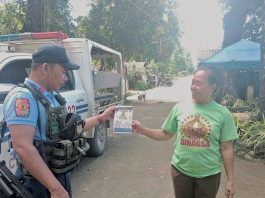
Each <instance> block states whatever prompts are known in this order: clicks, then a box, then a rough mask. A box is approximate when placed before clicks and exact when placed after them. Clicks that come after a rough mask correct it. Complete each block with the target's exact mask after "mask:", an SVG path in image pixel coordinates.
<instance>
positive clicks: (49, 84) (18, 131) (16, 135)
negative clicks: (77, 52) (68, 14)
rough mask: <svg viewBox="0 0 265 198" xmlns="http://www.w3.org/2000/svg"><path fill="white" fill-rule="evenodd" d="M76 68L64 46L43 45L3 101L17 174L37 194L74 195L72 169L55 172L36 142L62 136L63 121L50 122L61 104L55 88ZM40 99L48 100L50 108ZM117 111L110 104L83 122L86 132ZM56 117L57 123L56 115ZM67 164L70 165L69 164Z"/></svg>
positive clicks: (34, 194) (60, 85)
mask: <svg viewBox="0 0 265 198" xmlns="http://www.w3.org/2000/svg"><path fill="white" fill-rule="evenodd" d="M77 69H79V66H78V65H76V64H73V63H71V62H70V61H69V59H68V57H67V55H66V51H65V49H64V48H63V47H60V46H57V45H53V44H45V45H42V46H40V47H39V48H38V50H37V51H36V53H34V54H33V57H32V65H31V73H30V76H29V78H26V79H25V82H24V86H18V87H16V88H14V89H13V90H11V92H10V93H9V94H8V96H7V97H6V100H5V102H4V117H5V121H6V123H7V126H8V128H9V130H10V133H11V139H12V148H13V149H14V151H15V152H14V153H15V154H16V157H17V159H18V162H19V165H20V166H19V167H21V168H18V171H17V173H16V174H17V175H20V176H21V175H23V176H24V177H23V178H24V179H25V183H24V184H25V186H26V187H29V189H30V190H31V191H32V194H33V196H34V197H38V198H41V197H45V198H46V197H52V198H57V197H60V198H65V197H71V179H70V171H69V170H70V169H67V170H66V171H65V170H61V169H60V171H61V172H60V171H59V173H58V172H57V173H56V171H55V172H54V171H52V170H51V168H50V166H49V165H48V164H47V161H46V160H45V159H44V157H43V156H42V155H41V152H40V150H39V149H38V147H37V146H36V144H35V143H36V142H38V141H39V142H44V143H45V141H47V140H49V141H50V142H51V141H52V140H53V139H56V141H60V137H61V136H60V131H59V132H58V131H57V133H58V134H59V135H58V134H57V136H56V129H57V130H58V129H59V128H62V127H58V125H60V123H51V120H50V119H51V117H52V116H50V114H51V112H50V111H51V110H50V109H52V108H55V109H56V108H57V107H62V104H61V103H60V101H58V99H57V98H58V97H56V96H57V93H55V91H57V90H58V89H59V88H60V87H62V86H63V85H64V83H65V82H66V81H67V76H66V73H67V70H77ZM32 88H33V89H32ZM33 90H34V91H33ZM33 92H35V93H33ZM36 95H37V97H36ZM40 95H41V96H40ZM39 97H42V98H43V99H39ZM40 101H46V104H47V107H46V106H45V105H44V104H43V103H42V102H40ZM58 109H60V110H59V111H57V110H56V112H57V114H56V113H55V115H59V117H64V116H62V115H60V113H61V114H63V113H65V112H64V110H65V108H58ZM114 111H115V107H109V108H108V109H106V110H105V111H104V112H103V113H102V114H100V116H94V117H90V118H87V119H85V120H84V121H82V122H79V123H82V127H83V131H85V130H88V129H90V128H92V127H94V126H96V125H98V124H101V123H102V122H104V121H105V120H109V119H112V118H113V116H114ZM58 112H59V113H58ZM53 113H54V112H53ZM59 117H58V118H59ZM55 120H57V122H58V119H57V118H56V119H55ZM75 123H76V122H75ZM56 127H57V128H56ZM53 130H55V133H54V134H55V135H54V134H53ZM51 131H52V132H51ZM47 133H49V135H48V134H47ZM58 138H59V139H58ZM77 140H78V141H79V139H77ZM77 140H76V141H77ZM64 142H67V141H66V140H64V141H63V144H64ZM71 143H73V142H71ZM48 157H51V156H48ZM74 162H76V161H74ZM68 166H69V164H68V165H66V167H68Z"/></svg>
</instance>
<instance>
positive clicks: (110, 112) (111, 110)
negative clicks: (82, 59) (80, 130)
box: [101, 106, 116, 121]
mask: <svg viewBox="0 0 265 198" xmlns="http://www.w3.org/2000/svg"><path fill="white" fill-rule="evenodd" d="M115 110H116V107H115V106H111V107H109V108H107V109H106V110H105V111H104V112H103V113H102V114H101V116H102V117H103V119H104V121H105V120H111V119H113V117H114V113H115Z"/></svg>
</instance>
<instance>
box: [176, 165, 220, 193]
mask: <svg viewBox="0 0 265 198" xmlns="http://www.w3.org/2000/svg"><path fill="white" fill-rule="evenodd" d="M171 176H172V180H173V185H174V190H175V198H215V197H216V194H217V192H218V189H219V185H220V179H221V173H218V174H216V175H212V176H208V177H203V178H193V177H189V176H187V175H184V174H183V173H181V172H180V171H178V170H177V169H176V168H175V167H173V166H171Z"/></svg>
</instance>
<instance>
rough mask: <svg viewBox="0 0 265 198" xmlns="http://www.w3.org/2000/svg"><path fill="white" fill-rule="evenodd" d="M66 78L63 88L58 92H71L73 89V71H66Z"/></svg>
mask: <svg viewBox="0 0 265 198" xmlns="http://www.w3.org/2000/svg"><path fill="white" fill-rule="evenodd" d="M66 76H67V79H68V80H67V81H66V82H65V84H64V86H63V87H61V88H60V90H59V92H64V91H71V90H74V88H75V79H74V73H73V71H72V70H68V72H67V74H66Z"/></svg>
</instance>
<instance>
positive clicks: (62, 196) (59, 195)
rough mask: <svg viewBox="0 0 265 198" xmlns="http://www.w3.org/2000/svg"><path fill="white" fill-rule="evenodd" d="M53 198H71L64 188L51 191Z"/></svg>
mask: <svg viewBox="0 0 265 198" xmlns="http://www.w3.org/2000/svg"><path fill="white" fill-rule="evenodd" d="M50 193H51V198H69V197H70V196H69V194H68V192H67V191H66V190H65V189H64V187H62V186H60V188H57V189H56V190H54V191H51V192H50Z"/></svg>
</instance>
